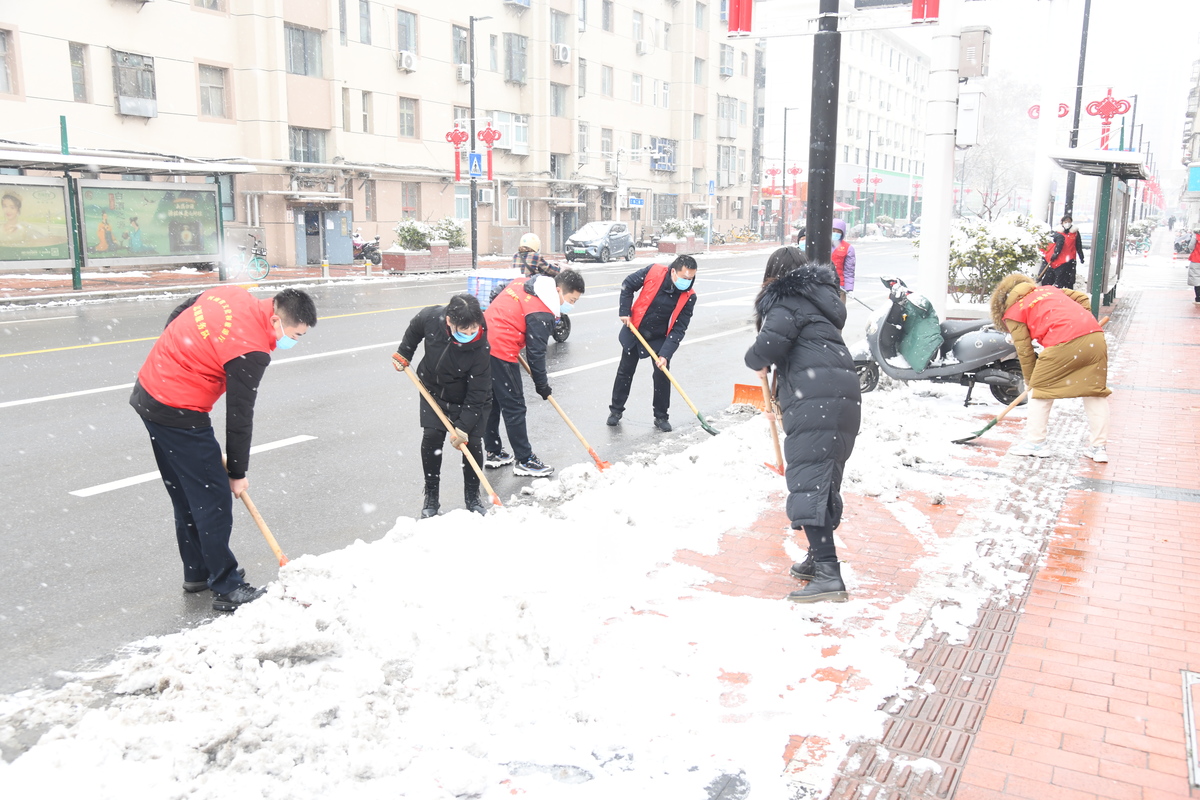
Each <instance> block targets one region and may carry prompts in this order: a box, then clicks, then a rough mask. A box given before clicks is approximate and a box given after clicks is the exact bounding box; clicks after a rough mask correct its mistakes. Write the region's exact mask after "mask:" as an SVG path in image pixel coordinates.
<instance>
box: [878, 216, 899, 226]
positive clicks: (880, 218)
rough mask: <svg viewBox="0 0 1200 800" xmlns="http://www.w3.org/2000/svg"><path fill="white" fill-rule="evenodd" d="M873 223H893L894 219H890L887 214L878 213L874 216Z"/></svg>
mask: <svg viewBox="0 0 1200 800" xmlns="http://www.w3.org/2000/svg"><path fill="white" fill-rule="evenodd" d="M875 224H876V225H895V224H896V220H894V219H892V218H891V217H889V216H888V215H887V214H880V215H879V216H877V217H875Z"/></svg>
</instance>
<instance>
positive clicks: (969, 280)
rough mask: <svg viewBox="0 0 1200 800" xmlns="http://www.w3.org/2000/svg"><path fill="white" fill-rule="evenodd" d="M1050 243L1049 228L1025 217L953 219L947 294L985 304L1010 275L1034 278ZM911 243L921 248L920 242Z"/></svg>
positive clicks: (917, 240)
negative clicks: (1019, 273) (1043, 252)
mask: <svg viewBox="0 0 1200 800" xmlns="http://www.w3.org/2000/svg"><path fill="white" fill-rule="evenodd" d="M1049 243H1050V228H1049V227H1048V226H1047V225H1045V224H1044V223H1042V222H1038V221H1037V220H1034V219H1031V218H1030V217H1026V216H1021V215H1015V216H1009V217H1004V218H1002V219H998V220H993V221H988V220H984V219H958V220H955V221H954V223H953V224H952V226H951V228H950V263H949V270H950V274H949V279H948V283H949V286H950V294H951V295H952V296H953V297H954V299H955V300H961V299H962V298H963V297H964V296H966V297H969V298H970V299H971V300H974V301H984V300H986V299H987V298H988V296H989V295H990V294H991V293H992V289H993V288H995V286H996V284H997V283H999V282H1000V279H1001V278H1003V277H1004V276H1005V275H1008V274H1009V273H1011V272H1024V273H1026V274H1028V275H1032V276H1034V277H1037V275H1038V273H1040V272H1041V269H1042V264H1043V259H1042V251H1043V250H1045V249H1046V245H1048V244H1049ZM913 244H914V245H915V246H916V247H918V248H920V246H921V240H920V239H915V240H913Z"/></svg>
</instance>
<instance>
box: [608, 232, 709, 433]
mask: <svg viewBox="0 0 1200 800" xmlns="http://www.w3.org/2000/svg"><path fill="white" fill-rule="evenodd" d="M696 268H697V265H696V259H694V258H692V257H691V256H676V257H675V260H674V261H672V262H671V266H670V267H667V265H666V264H651V265H650V266H648V267H643V268H642V269H639V270H638V271H636V272H632V273H630V274H629V275H627V276H626V277H625V280H624V281H623V282H622V283H621V299H620V301H619V302H618V305H617V316H619V317H620V318H621V326H622V327H621V332H620V333H619V334H618V335H617V339H618V341H620V343H621V360H620V362H619V363H618V364H617V376H616V378H615V379H614V380H613V390H612V403H611V404H610V405H609V407H608V411H609V414H608V421H607V424H608V425H609V426H612V427H615V426H617V425H618V424H620V422H621V415H622V414H624V413H625V401H626V400H628V399H629V390H630V388H631V387H632V386H633V373H634V372H636V371H637V365H638V361H639V360H641V359H643V358H648V357H649V355H650V354H649V353H647V352H646V348H644V347H642V345H641V343H640V342H638V340H637V337H635V336H634V335H633V331H631V330H630V329H629V325H630V324H632V325H633V327H635V328H637V330H638V333H640V334H641V335H642V338H643V339H645V340H646V343H647V344H648V345H650V347H651V348H652V349H653V350H654V352H656V353H657V354H658V361H657V362H656V364H655V366H656V367H657V369H655V370H654V401H653V406H654V427H656V428H658V429H659V430H660V431H663V432H664V433H666V432H669V431H670V430H671V422H670V419H669V412H670V408H671V381H670V379H669V378H668V377H667V376H666V374H665V373H664V372H663V371H662V370H663V368H667V367H669V366H670V363H671V356H673V355H675V351H676V350H678V349H679V345H680V344H681V343H682V342H683V337H684V335H685V334H687V329H688V324H689V323H690V322H691V321H692V311H693V309H695V307H696V290H695V288H694V287H695V284H696ZM635 293H636V294H637V299H636V300H634V297H633V296H634V294H635Z"/></svg>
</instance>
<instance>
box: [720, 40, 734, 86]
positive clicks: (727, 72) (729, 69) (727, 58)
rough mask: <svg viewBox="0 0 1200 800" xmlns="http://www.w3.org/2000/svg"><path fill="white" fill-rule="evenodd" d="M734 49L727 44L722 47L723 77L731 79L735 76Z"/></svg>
mask: <svg viewBox="0 0 1200 800" xmlns="http://www.w3.org/2000/svg"><path fill="white" fill-rule="evenodd" d="M733 56H734V51H733V48H732V47H730V46H729V45H727V44H723V45H721V70H720V71H721V77H722V78H730V77H732V76H733Z"/></svg>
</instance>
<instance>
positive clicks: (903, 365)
mask: <svg viewBox="0 0 1200 800" xmlns="http://www.w3.org/2000/svg"><path fill="white" fill-rule="evenodd" d="M881 280H882V281H883V285H884V286H886V287H888V297H889V300H890V303H889V304H888V305H886V306H884V307H881V308H880V309H878V310H877V311H876V314H875V317H874V318H872V319H871V321H870V322H869V323H868V324H867V336H866V339H865V340H863V341H860V342H858V343H857V344H855V345H854V346H853V347H852V348H851V355H852V357H853V358H854V366H855V369H856V370H857V372H858V380H859V388H860V389H861V390H862V391H863V392H869V391H872V390H873V389H875V387H876V386H878V385H879V373H880V372H881V371H882V372H883V374H885V375H887V376H888V377H889V378H893V379H895V380H900V381H932V382H934V383H955V384H959V385H960V386H966V387H967V398H966V400H964V401H963V405H968V404H970V402H971V393H972V392H973V391H974V390H975V384H977V383H985V384H987V385H988V388H989V389H991V392H992V396H993V397H995V398H996V399H997V400H998V401H1000V402H1001V403H1004V404H1005V405H1008V404H1009V403H1011V402H1012V401H1013V400H1016V399H1017V397H1018V396H1019V395H1020V394H1021V393H1022V392H1023V391H1025V381H1024V378H1022V376H1021V363H1020V362H1019V361H1018V360H1017V350H1016V348H1015V347H1014V346H1013V343H1012V338H1011V337H1010V336H1009V335H1008V334H1007V333H1005V332H1003V331H998V330H996V328H995V327H994V326H993V325H992V323H991V321H989V320H950V321H947V322H942V323H940V324H938V320H937V315H936V314H934V313H933V307H932V305H931V304H930V303H929V301H928V300H926V299H925V298H923V297H921V296H920V295H916V294H914V293H913V292H912V291H911V290H910V289H909V288H908V287H907V286H906V285H905V283H904V281H902V280H901V279H900V278H897V277H893V276H884V277H883V278H881ZM934 326H936V327H934ZM905 351H907V353H908V355H909V356H910V357H913V358H915V359H916V360H922V357H924V360H925V361H926V364H927V365H926V366H925V367H924V368H922V369H919V370H918V369H916V368H914V367H913V366H912V364H911V363H910V361H909V359H908V358H906V357H905V354H904V353H905Z"/></svg>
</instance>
